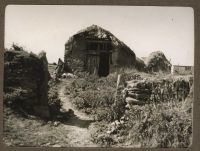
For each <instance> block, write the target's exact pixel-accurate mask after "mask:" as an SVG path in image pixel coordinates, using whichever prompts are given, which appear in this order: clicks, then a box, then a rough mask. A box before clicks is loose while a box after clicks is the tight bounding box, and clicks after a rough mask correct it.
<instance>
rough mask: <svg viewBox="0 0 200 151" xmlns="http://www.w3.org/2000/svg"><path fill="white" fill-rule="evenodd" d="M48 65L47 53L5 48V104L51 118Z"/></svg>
mask: <svg viewBox="0 0 200 151" xmlns="http://www.w3.org/2000/svg"><path fill="white" fill-rule="evenodd" d="M47 65H48V62H47V59H46V54H45V53H41V54H40V55H39V56H37V55H35V54H33V53H28V52H26V51H23V50H15V49H12V50H8V51H5V52H4V103H5V104H6V105H9V106H10V107H12V108H14V109H16V110H17V109H19V108H22V109H24V110H26V111H29V112H34V113H36V114H38V115H39V116H43V117H49V116H50V115H49V108H48V97H47V92H48V80H49V78H50V75H49V72H48V67H47Z"/></svg>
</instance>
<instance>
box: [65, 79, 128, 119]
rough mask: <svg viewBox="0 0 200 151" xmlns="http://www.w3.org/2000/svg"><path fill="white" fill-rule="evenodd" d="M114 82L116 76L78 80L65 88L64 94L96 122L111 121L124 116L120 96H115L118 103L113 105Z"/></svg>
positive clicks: (122, 102)
mask: <svg viewBox="0 0 200 151" xmlns="http://www.w3.org/2000/svg"><path fill="white" fill-rule="evenodd" d="M116 80H117V77H116V75H110V76H108V77H107V78H99V77H96V76H91V75H90V76H87V77H85V78H78V79H75V80H74V81H73V82H72V83H71V86H69V87H67V88H66V93H68V94H70V96H71V98H72V99H71V100H72V103H73V104H74V105H75V106H76V107H77V108H78V109H81V110H82V111H83V112H85V113H87V114H91V115H93V116H94V117H95V119H96V120H98V121H101V120H104V121H113V120H115V119H117V118H120V116H121V115H123V114H124V109H123V107H124V106H125V104H124V103H125V102H124V101H123V99H122V96H121V95H118V96H117V100H118V101H117V102H119V103H118V104H115V105H114V102H115V95H116Z"/></svg>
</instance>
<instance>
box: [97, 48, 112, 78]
mask: <svg viewBox="0 0 200 151" xmlns="http://www.w3.org/2000/svg"><path fill="white" fill-rule="evenodd" d="M109 69H110V66H109V53H105V52H102V53H100V55H99V70H98V75H99V76H100V77H106V76H107V75H108V74H109Z"/></svg>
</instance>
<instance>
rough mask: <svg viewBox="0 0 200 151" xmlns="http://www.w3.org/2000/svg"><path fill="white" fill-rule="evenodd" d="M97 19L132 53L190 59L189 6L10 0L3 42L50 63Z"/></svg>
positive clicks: (191, 28)
mask: <svg viewBox="0 0 200 151" xmlns="http://www.w3.org/2000/svg"><path fill="white" fill-rule="evenodd" d="M91 25H98V26H100V27H102V28H104V29H106V30H108V31H110V32H111V33H112V34H114V35H115V36H116V37H117V38H118V39H120V40H121V41H123V42H124V43H125V44H126V45H127V46H129V47H130V48H131V49H132V50H133V51H134V52H135V54H136V56H137V57H139V58H141V57H148V55H149V54H150V53H151V52H153V51H162V52H164V54H165V56H166V57H167V59H169V60H170V61H171V63H172V64H173V65H193V64H194V12H193V9H192V8H190V7H156V6H101V5H99V6H87V5H84V6H83V5H82V6H80V5H79V6H78V5H77V6H74V5H65V6H64V5H51V6H50V5H9V6H7V7H6V12H5V48H10V47H11V45H12V43H13V42H14V43H18V44H19V45H20V46H23V47H25V48H26V50H28V51H32V52H34V53H36V54H38V53H39V52H40V51H42V50H44V51H46V53H47V59H48V61H49V62H50V63H53V62H57V61H58V58H61V59H63V57H64V44H65V42H66V41H67V40H68V39H69V37H70V36H73V35H74V34H75V33H77V32H78V31H80V30H81V29H84V28H86V27H88V26H91Z"/></svg>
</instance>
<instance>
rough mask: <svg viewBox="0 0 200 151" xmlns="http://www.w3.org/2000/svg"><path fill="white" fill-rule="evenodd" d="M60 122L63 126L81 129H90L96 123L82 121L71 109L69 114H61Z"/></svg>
mask: <svg viewBox="0 0 200 151" xmlns="http://www.w3.org/2000/svg"><path fill="white" fill-rule="evenodd" d="M59 121H60V122H61V123H63V124H66V125H71V126H78V127H80V128H88V127H89V125H90V124H91V123H92V122H94V120H85V119H80V118H79V117H78V116H76V115H75V114H74V111H73V110H71V109H70V110H69V111H68V112H63V113H61V118H59Z"/></svg>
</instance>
